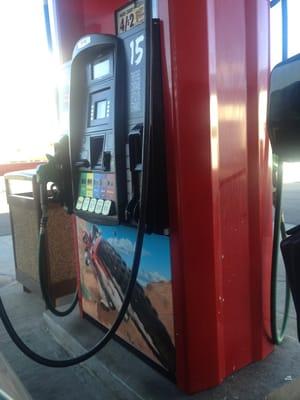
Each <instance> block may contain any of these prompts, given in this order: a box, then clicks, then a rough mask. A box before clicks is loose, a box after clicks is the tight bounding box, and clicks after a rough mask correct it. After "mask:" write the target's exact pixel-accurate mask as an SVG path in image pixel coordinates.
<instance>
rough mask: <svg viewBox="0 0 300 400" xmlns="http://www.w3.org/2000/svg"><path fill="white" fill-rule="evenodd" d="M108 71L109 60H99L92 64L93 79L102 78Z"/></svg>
mask: <svg viewBox="0 0 300 400" xmlns="http://www.w3.org/2000/svg"><path fill="white" fill-rule="evenodd" d="M109 73H110V60H109V59H107V60H104V61H100V62H98V63H96V64H94V65H93V79H100V78H103V77H104V76H105V75H109Z"/></svg>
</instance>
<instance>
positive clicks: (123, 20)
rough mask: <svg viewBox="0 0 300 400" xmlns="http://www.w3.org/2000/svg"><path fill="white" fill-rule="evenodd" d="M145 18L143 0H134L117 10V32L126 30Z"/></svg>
mask: <svg viewBox="0 0 300 400" xmlns="http://www.w3.org/2000/svg"><path fill="white" fill-rule="evenodd" d="M144 20H145V6H144V1H135V2H133V3H131V4H129V5H128V6H126V7H124V8H123V9H121V10H118V11H117V29H118V34H119V33H123V32H127V31H129V30H130V29H132V28H135V27H136V26H137V25H140V24H142V23H143V22H144Z"/></svg>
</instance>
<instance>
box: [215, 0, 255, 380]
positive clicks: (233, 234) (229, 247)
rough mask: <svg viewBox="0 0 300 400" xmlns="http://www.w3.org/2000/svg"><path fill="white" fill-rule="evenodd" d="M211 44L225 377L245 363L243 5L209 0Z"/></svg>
mask: <svg viewBox="0 0 300 400" xmlns="http://www.w3.org/2000/svg"><path fill="white" fill-rule="evenodd" d="M228 10H231V12H230V13H229V12H228ZM215 40H216V47H215V51H216V78H215V79H216V86H217V101H218V121H219V165H218V168H219V190H220V202H221V205H222V206H221V207H220V209H219V210H218V212H219V213H220V218H221V232H222V233H221V237H222V250H221V259H222V274H223V297H222V300H223V302H224V308H223V312H224V343H225V362H226V375H228V374H231V373H232V372H234V371H235V370H236V369H238V368H241V367H242V366H244V365H246V364H247V363H249V361H250V360H251V318H250V314H249V311H250V308H251V298H252V292H251V288H250V285H249V276H250V262H249V248H248V245H249V237H248V223H249V219H248V199H247V195H248V193H247V189H248V188H247V173H248V171H247V126H246V122H247V120H246V116H247V113H246V107H247V80H246V60H245V55H246V54H245V53H246V52H245V10H244V2H241V1H236V0H228V1H226V2H224V1H217V0H216V1H215ZM225 43H226V45H224V44H225Z"/></svg>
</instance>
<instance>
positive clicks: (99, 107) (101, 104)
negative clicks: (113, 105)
mask: <svg viewBox="0 0 300 400" xmlns="http://www.w3.org/2000/svg"><path fill="white" fill-rule="evenodd" d="M95 117H96V119H103V118H106V117H107V100H101V101H97V103H96V113H95Z"/></svg>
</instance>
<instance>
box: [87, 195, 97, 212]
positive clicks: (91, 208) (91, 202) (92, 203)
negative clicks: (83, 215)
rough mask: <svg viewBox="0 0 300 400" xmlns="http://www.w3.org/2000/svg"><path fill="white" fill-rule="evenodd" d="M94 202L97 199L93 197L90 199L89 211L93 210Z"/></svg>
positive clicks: (95, 202)
mask: <svg viewBox="0 0 300 400" xmlns="http://www.w3.org/2000/svg"><path fill="white" fill-rule="evenodd" d="M96 204H97V199H95V198H93V199H91V201H90V205H89V209H88V211H89V212H91V213H92V212H94V211H95V207H96Z"/></svg>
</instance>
